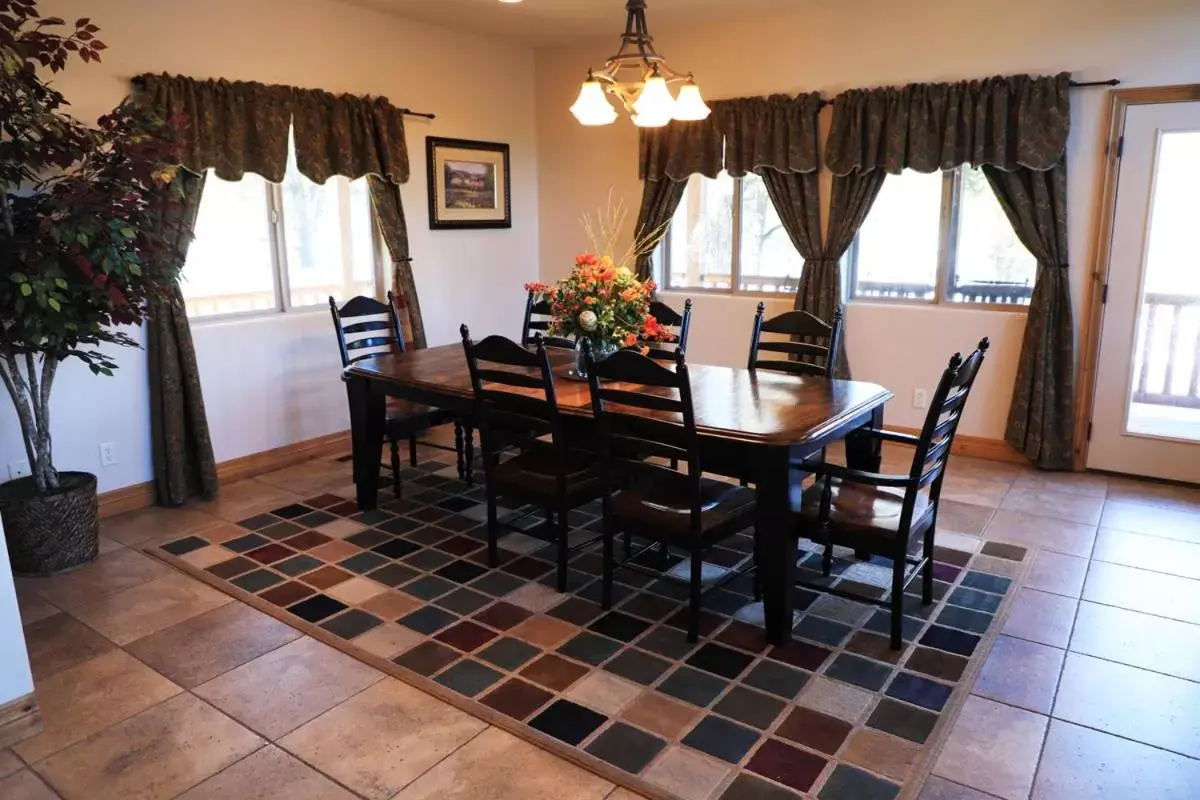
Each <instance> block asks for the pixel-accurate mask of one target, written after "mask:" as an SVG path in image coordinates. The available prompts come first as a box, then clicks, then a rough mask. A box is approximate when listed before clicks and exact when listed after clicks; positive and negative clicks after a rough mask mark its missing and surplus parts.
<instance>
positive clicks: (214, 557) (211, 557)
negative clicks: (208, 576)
mask: <svg viewBox="0 0 1200 800" xmlns="http://www.w3.org/2000/svg"><path fill="white" fill-rule="evenodd" d="M179 559H180V560H181V561H183V562H184V563H186V564H190V565H191V566H193V567H195V568H196V569H207V568H208V567H211V566H212V565H213V564H220V563H221V562H222V561H228V560H229V551H228V550H226V549H225V548H224V547H218V546H217V545H209V546H207V547H201V548H200V549H199V550H193V551H192V552H190V553H184V554H183V555H181V556H179Z"/></svg>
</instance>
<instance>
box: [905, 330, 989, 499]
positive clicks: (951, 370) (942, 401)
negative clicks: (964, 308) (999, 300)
mask: <svg viewBox="0 0 1200 800" xmlns="http://www.w3.org/2000/svg"><path fill="white" fill-rule="evenodd" d="M989 345H990V342H989V341H988V340H987V339H986V338H984V339H981V340H980V342H979V346H978V347H977V348H976V349H975V352H973V353H971V355H969V356H967V357H966V358H965V359H964V358H963V357H962V354H961V353H955V354H954V355H953V356H951V358H950V363H949V365H947V367H946V371H945V372H943V373H942V379H941V380H940V381H939V382H938V387H937V390H936V391H935V392H934V393H933V398H932V400H931V402H930V404H929V413H927V414H926V415H925V424H924V425H923V426H922V427H921V435H920V437H919V439H918V442H917V447H916V452H915V453H914V454H913V463H912V471H911V472H910V473H909V477H911V478H915V479H919V480H918V483H917V485H916V486H915V487H913V488H911V489H909V492H910V494H913V495H915V494H916V492H918V491H920V490H921V489H923V488H925V487H926V486H929V487H930V492H929V496H930V499H931V500H932V501H933V502H935V503H936V502H937V499H938V495H939V494H940V493H941V486H942V476H943V475H944V474H945V471H946V462H947V461H948V460H949V459H950V448H951V447H952V446H953V444H954V435H955V433H957V432H958V423H959V421H960V420H961V419H962V414H963V410H964V409H966V407H967V398H968V397H969V396H970V394H971V387H972V386H974V385H975V378H976V376H978V375H979V368H980V367H981V366H983V359H984V356H985V355H987V350H988V346H989Z"/></svg>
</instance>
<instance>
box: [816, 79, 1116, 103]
mask: <svg viewBox="0 0 1200 800" xmlns="http://www.w3.org/2000/svg"><path fill="white" fill-rule="evenodd" d="M1120 85H1121V79H1120V78H1109V79H1108V80H1106V81H1071V83H1070V86H1071V88H1072V89H1089V88H1092V87H1094V86H1120ZM836 100H837V98H836V97H835V98H830V99H829V100H826V99H824V98H821V108H824V107H825V106H831V105H833V104H834V102H835V101H836Z"/></svg>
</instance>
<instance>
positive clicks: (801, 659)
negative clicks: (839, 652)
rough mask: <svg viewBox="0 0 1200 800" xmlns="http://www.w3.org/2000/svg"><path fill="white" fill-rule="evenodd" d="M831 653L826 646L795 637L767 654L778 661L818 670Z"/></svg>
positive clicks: (813, 670) (809, 669) (810, 670)
mask: <svg viewBox="0 0 1200 800" xmlns="http://www.w3.org/2000/svg"><path fill="white" fill-rule="evenodd" d="M831 653H832V651H830V650H827V649H825V648H824V647H818V646H817V645H815V644H809V643H808V642H801V641H799V640H796V639H793V640H792V641H790V642H788V643H787V644H785V645H780V646H776V647H772V648H771V651H770V652H769V653H768V654H767V655H768V656H769V657H770V658H773V659H775V660H776V661H782V662H784V663H785V664H791V665H792V666H793V667H799V668H800V669H805V670H808V671H809V672H816V671H817V670H819V669H820V668H821V665H822V664H824V663H825V661H826V660H828V658H829V656H830V655H831Z"/></svg>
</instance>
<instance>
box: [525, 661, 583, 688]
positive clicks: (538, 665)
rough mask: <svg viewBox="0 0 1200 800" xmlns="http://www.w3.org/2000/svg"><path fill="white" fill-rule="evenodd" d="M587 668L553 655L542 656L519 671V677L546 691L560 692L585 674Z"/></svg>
mask: <svg viewBox="0 0 1200 800" xmlns="http://www.w3.org/2000/svg"><path fill="white" fill-rule="evenodd" d="M587 672H588V669H587V667H581V666H579V665H578V664H576V663H574V662H572V661H567V660H566V659H565V658H559V657H558V656H555V655H547V656H542V657H541V658H539V659H538V660H537V661H534V662H533V663H532V664H530V665H529V666H527V667H526V668H525V669H523V670H521V675H522V676H523V677H525V678H528V679H529V680H531V681H533V682H534V683H539V684H541V685H542V686H545V687H546V688H547V689H553V690H555V691H557V692H561V691H562V690H563V689H566V688H567V687H568V686H570V685H571V684H573V683H575V681H577V680H579V679H580V678H582V677H583V676H584V675H585V674H587Z"/></svg>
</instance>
